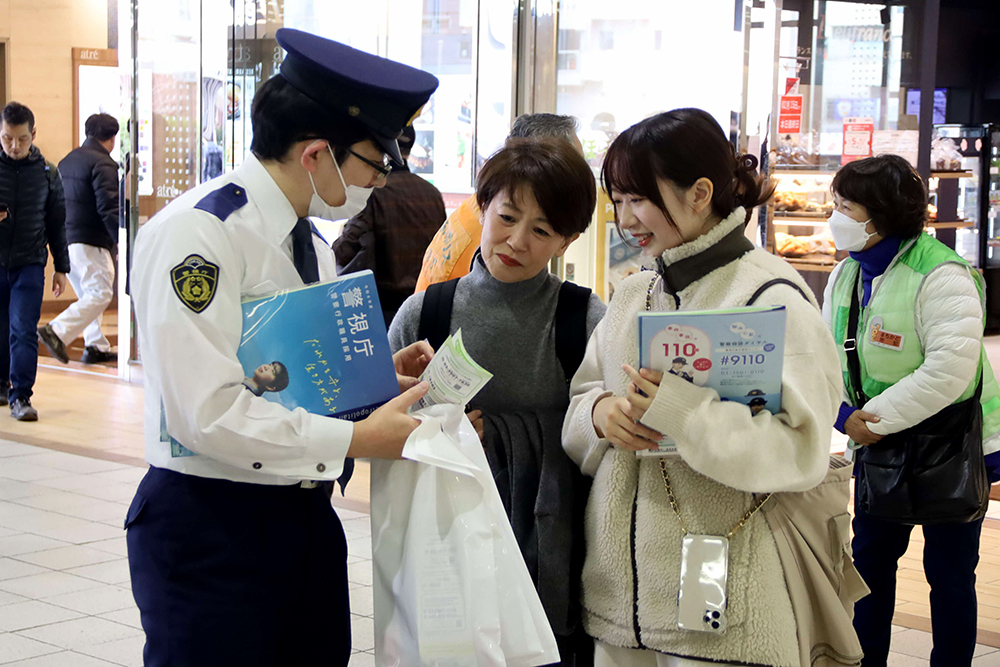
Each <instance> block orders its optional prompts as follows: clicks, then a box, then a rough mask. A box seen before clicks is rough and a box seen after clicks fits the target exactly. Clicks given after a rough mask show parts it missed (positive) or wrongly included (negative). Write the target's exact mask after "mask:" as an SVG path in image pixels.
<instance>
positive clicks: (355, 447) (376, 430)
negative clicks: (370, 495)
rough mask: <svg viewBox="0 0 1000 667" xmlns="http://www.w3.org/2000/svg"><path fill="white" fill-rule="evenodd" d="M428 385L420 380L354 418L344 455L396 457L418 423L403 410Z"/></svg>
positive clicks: (424, 391)
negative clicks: (363, 414)
mask: <svg viewBox="0 0 1000 667" xmlns="http://www.w3.org/2000/svg"><path fill="white" fill-rule="evenodd" d="M429 388H430V385H429V384H427V383H426V382H421V383H420V384H418V385H417V386H415V387H413V388H411V389H408V390H407V391H406V392H404V393H402V394H400V395H399V396H397V397H396V398H394V399H392V400H391V401H389V402H388V403H386V404H385V405H383V406H382V407H380V408H379V409H378V410H376V411H375V412H373V413H371V414H370V415H368V416H367V417H366V418H365V419H362V420H361V421H359V422H357V423H356V424H355V425H354V437H353V438H351V446H350V447H349V448H348V450H347V455H348V456H352V457H355V458H360V459H398V458H400V455H401V454H402V452H403V445H404V444H406V439H407V438H408V437H410V434H411V433H413V431H414V430H415V429H416V428H417V426H419V425H420V422H419V421H417V420H416V419H414V418H413V417H411V416H410V415H408V414H406V411H407V410H408V409H409V408H410V406H411V405H413V404H414V403H416V402H417V401H419V400H420V399H421V398H423V397H424V394H426V393H427V390H428V389H429Z"/></svg>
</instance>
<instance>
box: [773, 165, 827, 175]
mask: <svg viewBox="0 0 1000 667" xmlns="http://www.w3.org/2000/svg"><path fill="white" fill-rule="evenodd" d="M836 173H837V170H836V169H818V168H816V166H815V165H808V166H803V167H801V168H798V167H795V166H794V165H776V166H774V167H773V168H772V169H771V170H770V175H771V176H776V175H779V174H788V175H795V176H831V177H832V176H833V175H834V174H836Z"/></svg>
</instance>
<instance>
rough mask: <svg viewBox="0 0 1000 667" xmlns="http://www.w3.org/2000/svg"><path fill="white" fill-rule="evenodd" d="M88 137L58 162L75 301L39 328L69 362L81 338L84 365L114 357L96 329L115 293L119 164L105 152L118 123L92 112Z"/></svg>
mask: <svg viewBox="0 0 1000 667" xmlns="http://www.w3.org/2000/svg"><path fill="white" fill-rule="evenodd" d="M84 130H85V131H86V133H87V139H86V141H84V142H83V145H82V146H80V147H79V148H77V149H75V150H73V151H71V152H70V154H69V155H67V156H66V157H64V158H63V159H62V162H60V163H59V176H60V177H61V178H62V182H63V189H64V190H65V192H66V242H67V243H69V261H70V265H71V266H72V270H71V271H70V272H69V282H70V284H71V285H72V286H73V291H74V292H76V297H77V300H76V301H75V302H74V303H73V304H72V305H71V306H70V307H69V308H67V309H66V310H64V311H63V312H62V313H60V314H59V316H58V317H56V318H55V319H54V320H52V321H51V322H49V323H48V324H47V325H45V326H44V327H39V328H38V338H39V339H40V340H41V341H42V342H43V343H45V346H46V347H47V348H49V352H51V353H52V356H53V357H55V358H56V359H58V360H59V361H61V362H63V363H64V364H65V363H66V362H68V361H69V355H67V354H66V346H67V345H69V344H70V343H72V342H73V341H74V340H75V339H76V337H77V336H79V335H80V334H83V344H84V350H83V357H82V358H81V359H80V360H81V361H82V362H83V363H85V364H96V363H100V362H103V361H112V360H114V359H116V358H117V356H118V355H116V354H115V353H114V352H112V351H111V343H109V342H108V339H107V337H105V335H104V333H103V332H102V331H101V316H102V315H103V314H104V310H105V309H106V308H107V307H108V304H110V303H111V299H112V298H113V297H114V295H115V288H114V279H115V262H114V254H115V248H116V246H117V241H118V163H117V162H115V161H114V158H112V157H111V155H110V153H111V150H112V148H114V145H115V135H117V134H118V121H117V120H116V119H115V117H114V116H111V115H109V114H106V113H98V114H94V115H93V116H91V117H90V118H88V119H87V122H86V124H85V125H84Z"/></svg>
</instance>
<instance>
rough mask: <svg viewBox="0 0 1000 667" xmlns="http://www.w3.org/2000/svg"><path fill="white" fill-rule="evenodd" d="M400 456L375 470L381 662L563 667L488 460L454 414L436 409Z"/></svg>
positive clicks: (392, 665)
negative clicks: (550, 666)
mask: <svg viewBox="0 0 1000 667" xmlns="http://www.w3.org/2000/svg"><path fill="white" fill-rule="evenodd" d="M413 416H414V417H417V418H418V419H420V420H421V421H422V423H421V425H420V426H419V427H418V428H417V429H416V430H415V431H414V432H413V433H412V434H411V435H410V438H409V439H408V440H407V441H406V446H405V447H404V448H403V457H404V459H409V460H403V461H382V460H373V461H372V472H371V521H372V559H373V572H374V581H373V589H374V590H373V595H374V603H375V664H376V665H379V666H380V667H414V666H416V665H433V666H435V667H466V666H468V667H480V666H501V665H502V666H509V667H531V666H534V665H546V664H551V663H554V662H559V651H558V648H557V647H556V641H555V636H554V635H553V634H552V629H551V628H550V627H549V623H548V620H547V619H546V617H545V610H544V609H543V608H542V603H541V602H540V601H539V599H538V593H537V592H536V591H535V587H534V585H533V584H532V582H531V576H530V575H529V574H528V568H527V567H526V566H525V564H524V560H523V558H522V557H521V552H520V550H519V549H518V546H517V541H516V540H515V538H514V531H513V530H512V529H511V527H510V522H509V521H508V520H507V515H506V512H505V511H504V508H503V504H502V502H501V500H500V495H499V493H498V492H497V489H496V485H495V484H494V482H493V477H492V475H491V474H490V469H489V463H488V462H487V460H486V455H485V453H484V452H483V447H482V444H481V443H480V442H479V437H478V436H477V435H476V432H475V430H474V429H473V427H472V424H471V423H470V422H469V420H468V418H466V417H465V415H464V413H463V408H462V407H461V406H458V405H435V406H432V407H429V408H425V409H424V410H421V411H420V412H417V413H415V414H414V415H413Z"/></svg>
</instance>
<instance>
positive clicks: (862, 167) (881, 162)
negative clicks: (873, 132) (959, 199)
mask: <svg viewBox="0 0 1000 667" xmlns="http://www.w3.org/2000/svg"><path fill="white" fill-rule="evenodd" d="M830 189H831V190H833V192H834V193H835V194H836V195H838V196H839V197H841V198H842V199H846V200H848V201H851V202H854V203H855V204H860V205H861V206H864V207H865V208H866V209H867V210H868V215H869V216H871V220H872V224H873V225H875V231H876V232H878V233H879V234H880V235H881V236H896V237H899V238H904V239H908V238H912V237H914V236H917V235H918V234H920V232H922V231H923V229H924V224H925V223H926V222H927V188H926V187H925V186H924V181H923V179H922V178H920V175H919V174H917V171H916V170H915V169H914V168H913V166H912V165H911V164H910V163H909V162H908V161H906V160H905V159H904V158H901V157H899V156H898V155H879V156H877V157H869V158H865V159H863V160H856V161H854V162H849V163H847V164H845V165H844V166H843V167H841V168H840V171H838V172H837V175H836V176H834V177H833V183H832V184H831V185H830Z"/></svg>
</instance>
